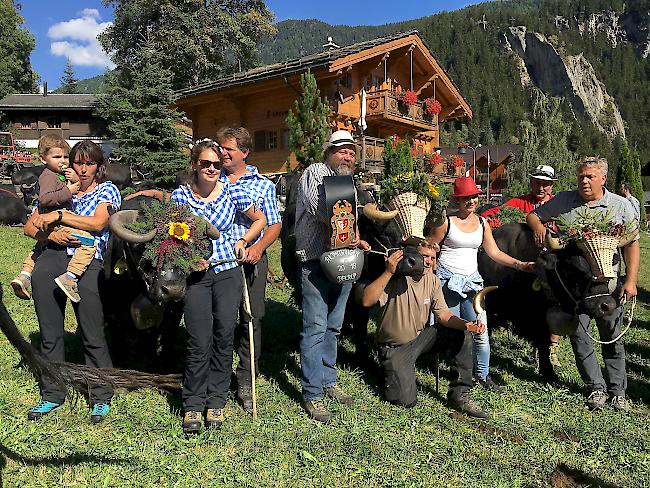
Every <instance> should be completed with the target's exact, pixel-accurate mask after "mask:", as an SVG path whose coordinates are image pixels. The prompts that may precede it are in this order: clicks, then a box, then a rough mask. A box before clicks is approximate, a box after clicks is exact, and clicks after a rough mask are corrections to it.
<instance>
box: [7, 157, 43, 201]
mask: <svg viewBox="0 0 650 488" xmlns="http://www.w3.org/2000/svg"><path fill="white" fill-rule="evenodd" d="M44 169H45V166H43V165H39V166H35V165H33V164H29V165H28V164H24V165H21V167H20V169H18V170H17V171H16V172H14V174H13V175H12V176H11V182H12V183H13V184H14V185H15V186H16V187H18V188H20V192H21V193H22V195H23V201H24V202H25V205H27V206H31V205H34V203H35V202H36V199H37V198H38V177H39V176H41V173H42V172H43V170H44Z"/></svg>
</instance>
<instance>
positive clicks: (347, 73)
mask: <svg viewBox="0 0 650 488" xmlns="http://www.w3.org/2000/svg"><path fill="white" fill-rule="evenodd" d="M324 47H328V50H326V51H323V52H320V53H317V54H312V55H309V56H305V57H302V58H298V59H292V60H289V61H286V62H282V63H276V64H272V65H268V66H262V67H259V68H255V69H252V70H249V71H245V72H241V73H236V74H234V75H231V76H228V77H226V78H224V79H221V80H219V81H215V82H211V83H206V84H203V85H198V86H193V87H189V88H186V89H184V90H181V91H180V92H179V93H178V100H177V101H176V106H177V107H178V108H179V109H180V110H182V111H183V112H185V115H186V116H187V117H188V118H189V119H191V120H192V123H193V129H194V137H195V139H200V138H203V137H211V136H214V134H215V133H216V131H217V130H218V129H219V128H220V127H223V126H227V125H236V126H239V125H241V126H244V127H246V128H248V129H249V130H250V132H251V134H252V135H253V138H254V154H253V156H252V158H251V161H252V162H253V163H254V164H256V165H257V166H258V167H259V169H260V171H261V172H263V173H267V174H269V173H280V172H284V171H285V170H286V162H287V161H289V162H290V163H291V164H292V165H295V158H294V157H293V155H292V154H291V153H290V151H289V149H288V131H287V126H286V117H287V114H288V112H289V108H290V107H291V106H292V105H293V102H294V101H295V100H296V99H297V98H298V97H299V96H300V93H301V92H300V75H301V73H304V72H306V71H307V70H310V71H311V73H312V74H313V75H314V76H315V78H316V80H317V83H318V87H319V89H320V91H321V95H322V96H324V97H326V98H327V100H329V101H330V103H331V106H332V116H331V129H332V130H337V129H347V130H349V131H351V132H352V133H353V135H354V136H355V138H356V139H357V140H358V141H359V142H360V143H361V144H362V146H363V148H364V151H363V153H362V156H361V161H360V164H361V165H362V166H363V167H364V168H367V169H373V168H377V167H380V165H381V161H382V157H381V156H382V152H383V145H384V140H385V139H386V138H387V137H388V136H390V135H393V134H397V135H398V136H399V137H408V138H410V139H412V140H413V141H414V142H415V146H416V149H417V151H418V153H420V154H424V153H432V152H433V151H434V148H437V147H438V145H439V135H438V131H439V124H440V123H441V122H443V121H446V120H456V119H467V118H471V117H472V110H471V108H470V106H469V104H468V103H467V102H466V101H465V99H464V98H463V97H462V96H461V94H460V92H459V91H458V88H457V87H456V86H455V85H454V83H453V82H452V81H451V79H450V78H449V76H447V74H446V73H445V72H444V70H443V69H442V68H441V67H440V65H439V64H438V62H437V61H436V60H435V59H434V57H433V55H432V54H431V53H430V52H429V49H428V48H427V46H426V45H425V44H424V42H423V41H422V39H421V38H420V36H419V35H418V33H417V31H411V32H407V33H402V34H396V35H392V36H387V37H382V38H379V39H373V40H371V41H365V42H360V43H357V44H353V45H351V46H345V47H338V46H336V45H334V44H333V43H331V42H330V43H329V44H328V45H326V46H324ZM407 90H411V91H414V92H415V93H416V94H417V96H418V103H417V104H416V105H413V106H406V105H405V104H404V103H401V102H400V94H402V93H404V92H406V91H407ZM427 98H432V99H435V100H437V101H438V102H439V103H440V106H441V110H440V112H439V113H438V114H432V115H430V114H428V113H427V111H426V109H425V103H424V100H425V99H427ZM364 109H365V120H366V124H367V127H366V129H365V130H364V131H362V130H361V127H360V119H361V117H362V111H363V110H364Z"/></svg>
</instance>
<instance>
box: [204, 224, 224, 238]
mask: <svg viewBox="0 0 650 488" xmlns="http://www.w3.org/2000/svg"><path fill="white" fill-rule="evenodd" d="M205 235H206V236H208V237H209V238H210V239H213V240H215V241H216V240H217V239H219V236H220V235H221V232H219V229H217V228H216V227H215V226H214V225H212V224H211V223H210V222H208V223H207V225H206V227H205Z"/></svg>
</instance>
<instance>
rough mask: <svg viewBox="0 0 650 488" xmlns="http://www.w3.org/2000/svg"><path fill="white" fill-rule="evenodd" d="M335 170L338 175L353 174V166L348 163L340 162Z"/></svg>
mask: <svg viewBox="0 0 650 488" xmlns="http://www.w3.org/2000/svg"><path fill="white" fill-rule="evenodd" d="M334 172H335V173H336V175H337V176H349V175H351V174H352V168H350V167H349V166H348V165H347V164H339V165H338V167H337V168H336V169H335V170H334Z"/></svg>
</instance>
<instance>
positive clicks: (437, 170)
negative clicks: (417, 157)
mask: <svg viewBox="0 0 650 488" xmlns="http://www.w3.org/2000/svg"><path fill="white" fill-rule="evenodd" d="M357 143H358V144H359V145H360V146H361V149H362V157H361V159H360V161H359V162H362V164H363V165H365V166H364V169H365V170H366V171H369V172H371V173H376V174H381V173H383V171H384V160H383V155H384V145H385V144H386V140H385V139H380V138H377V137H369V136H365V137H363V138H359V139H358V140H357ZM431 174H432V175H435V176H437V177H439V178H442V179H443V181H451V180H452V179H453V178H457V177H459V176H465V167H464V166H461V167H457V166H455V165H454V164H453V162H451V161H447V162H441V163H440V164H437V165H435V166H434V167H433V170H432V171H431Z"/></svg>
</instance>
